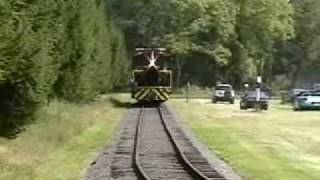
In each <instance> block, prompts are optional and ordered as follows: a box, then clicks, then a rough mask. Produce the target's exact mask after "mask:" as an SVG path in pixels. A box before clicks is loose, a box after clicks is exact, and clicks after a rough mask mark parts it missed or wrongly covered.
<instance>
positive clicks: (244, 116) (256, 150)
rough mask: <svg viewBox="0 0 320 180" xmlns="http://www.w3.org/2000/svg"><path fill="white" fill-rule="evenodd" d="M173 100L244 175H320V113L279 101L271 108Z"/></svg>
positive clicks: (290, 178)
mask: <svg viewBox="0 0 320 180" xmlns="http://www.w3.org/2000/svg"><path fill="white" fill-rule="evenodd" d="M170 104H171V105H172V106H173V107H175V108H176V109H177V111H178V112H179V115H180V116H181V117H183V119H184V120H185V123H186V124H187V125H188V126H190V127H191V129H192V130H193V131H194V133H195V134H196V135H197V137H198V138H199V139H200V141H201V142H202V143H204V144H206V145H208V147H209V148H210V150H212V151H213V152H214V153H216V154H218V156H219V157H221V158H222V159H224V160H225V161H226V162H227V163H229V164H230V165H231V166H232V167H233V168H234V169H235V170H236V171H237V172H239V173H240V174H241V175H242V176H243V177H244V179H248V180H251V179H254V180H279V179H281V180H301V179H303V180H317V179H320V158H319V157H320V151H319V149H320V146H319V139H320V121H319V115H320V112H317V111H303V112H293V110H292V107H291V106H289V105H280V103H279V102H277V101H276V102H273V103H272V108H271V110H270V111H268V112H253V111H250V110H249V111H241V110H239V104H236V105H229V104H216V105H214V104H211V103H210V101H209V100H199V99H198V100H196V99H193V100H191V101H190V103H185V101H183V100H172V101H171V102H170Z"/></svg>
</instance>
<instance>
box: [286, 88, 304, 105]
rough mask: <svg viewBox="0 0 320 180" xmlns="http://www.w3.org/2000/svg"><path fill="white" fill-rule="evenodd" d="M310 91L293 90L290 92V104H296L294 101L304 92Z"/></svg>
mask: <svg viewBox="0 0 320 180" xmlns="http://www.w3.org/2000/svg"><path fill="white" fill-rule="evenodd" d="M307 91H308V90H307V89H292V90H291V91H290V92H289V101H290V102H294V99H295V98H296V97H297V96H298V95H299V94H301V93H303V92H307Z"/></svg>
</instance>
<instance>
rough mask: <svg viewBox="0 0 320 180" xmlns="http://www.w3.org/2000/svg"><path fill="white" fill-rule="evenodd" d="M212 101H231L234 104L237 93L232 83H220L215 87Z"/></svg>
mask: <svg viewBox="0 0 320 180" xmlns="http://www.w3.org/2000/svg"><path fill="white" fill-rule="evenodd" d="M213 94H214V95H213V97H212V102H213V103H217V102H218V101H223V102H230V104H234V99H235V94H234V90H233V88H232V85H231V84H219V85H217V86H216V87H215V91H214V93H213Z"/></svg>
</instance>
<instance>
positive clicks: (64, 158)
mask: <svg viewBox="0 0 320 180" xmlns="http://www.w3.org/2000/svg"><path fill="white" fill-rule="evenodd" d="M115 98H116V99H119V100H121V99H127V98H128V97H127V96H123V95H115ZM107 99H108V97H107ZM123 112H124V108H121V107H117V106H116V105H115V104H112V103H111V102H110V101H102V102H97V103H93V104H91V105H75V104H67V103H61V102H53V103H52V104H51V105H50V106H48V107H46V108H44V109H43V110H42V111H41V114H40V118H39V119H38V120H37V121H36V123H34V124H31V125H28V126H27V127H26V131H24V132H22V133H21V134H19V135H18V137H17V138H16V139H12V140H9V139H5V138H1V137H0V179H1V180H78V179H83V178H84V175H85V173H86V170H87V168H88V166H89V163H90V162H91V161H92V160H94V158H95V156H96V155H97V153H98V152H99V150H101V149H102V148H103V147H104V146H106V145H107V144H109V143H110V142H111V140H112V135H113V134H114V131H115V129H116V126H117V125H118V123H119V122H120V119H121V117H122V114H123Z"/></svg>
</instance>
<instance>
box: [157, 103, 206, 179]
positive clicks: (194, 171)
mask: <svg viewBox="0 0 320 180" xmlns="http://www.w3.org/2000/svg"><path fill="white" fill-rule="evenodd" d="M161 108H162V107H161V105H159V106H158V111H159V115H160V118H161V121H162V124H163V126H164V128H165V131H166V132H167V134H168V136H169V139H170V141H171V143H172V144H173V147H174V149H175V151H176V153H177V155H178V157H179V159H180V160H181V161H182V164H183V165H184V166H185V167H186V168H187V170H188V171H189V172H190V173H192V176H193V177H194V178H197V179H199V180H210V178H208V177H207V176H206V175H204V174H203V173H202V172H201V171H199V170H198V169H197V168H195V167H194V166H193V165H192V164H191V162H190V161H189V160H188V158H187V157H186V156H185V154H184V153H183V150H182V148H181V147H180V145H179V144H178V141H177V139H176V138H175V136H174V135H173V132H172V131H171V129H170V128H169V125H168V122H167V120H166V119H165V118H164V115H163V113H162V110H161Z"/></svg>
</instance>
